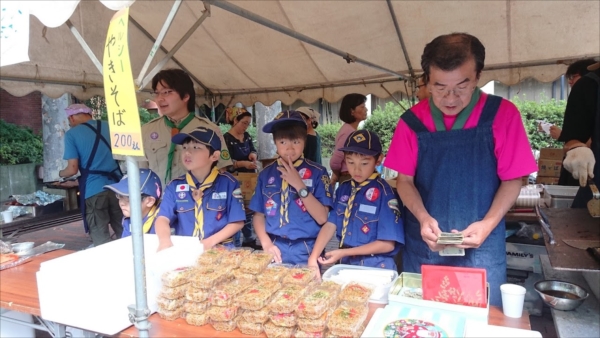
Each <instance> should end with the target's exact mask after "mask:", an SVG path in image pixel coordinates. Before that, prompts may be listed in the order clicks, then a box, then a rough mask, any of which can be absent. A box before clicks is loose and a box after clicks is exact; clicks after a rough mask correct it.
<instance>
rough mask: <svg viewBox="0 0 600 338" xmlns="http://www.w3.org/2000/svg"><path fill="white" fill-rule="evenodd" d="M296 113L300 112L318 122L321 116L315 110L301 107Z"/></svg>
mask: <svg viewBox="0 0 600 338" xmlns="http://www.w3.org/2000/svg"><path fill="white" fill-rule="evenodd" d="M296 111H297V112H300V113H302V114H304V115H306V116H308V117H309V118H311V119H313V120H316V121H319V116H321V114H319V113H317V111H315V110H314V109H312V108H309V107H300V108H298V109H296Z"/></svg>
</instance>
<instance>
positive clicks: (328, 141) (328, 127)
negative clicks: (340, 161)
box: [317, 122, 342, 158]
mask: <svg viewBox="0 0 600 338" xmlns="http://www.w3.org/2000/svg"><path fill="white" fill-rule="evenodd" d="M340 128H342V123H341V122H338V123H331V124H321V125H319V126H318V127H317V133H319V136H320V137H321V157H322V158H327V157H331V154H333V149H334V148H335V136H336V135H337V133H338V131H340Z"/></svg>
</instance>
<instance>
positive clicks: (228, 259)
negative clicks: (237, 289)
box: [220, 248, 253, 268]
mask: <svg viewBox="0 0 600 338" xmlns="http://www.w3.org/2000/svg"><path fill="white" fill-rule="evenodd" d="M252 251H253V250H252V249H251V248H235V249H231V250H227V252H225V253H224V254H223V257H222V258H221V263H220V265H221V266H230V267H232V268H237V267H239V266H240V264H241V263H242V259H243V258H244V257H246V256H248V255H250V254H251V253H252Z"/></svg>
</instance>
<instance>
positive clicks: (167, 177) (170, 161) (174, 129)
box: [164, 113, 195, 183]
mask: <svg viewBox="0 0 600 338" xmlns="http://www.w3.org/2000/svg"><path fill="white" fill-rule="evenodd" d="M194 116H195V115H194V114H193V113H190V114H189V115H188V116H187V117H186V118H184V119H183V120H182V121H181V122H179V124H178V125H175V123H173V121H171V120H169V118H168V117H166V116H164V121H165V124H166V125H167V127H169V128H171V137H173V136H175V135H177V134H178V133H179V131H180V130H181V129H183V128H185V126H187V124H188V123H190V121H191V120H193V119H194ZM175 146H176V144H175V143H173V142H171V148H169V156H168V157H167V173H166V174H165V183H167V182H169V181H171V166H172V165H173V156H174V155H175Z"/></svg>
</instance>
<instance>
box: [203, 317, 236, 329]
mask: <svg viewBox="0 0 600 338" xmlns="http://www.w3.org/2000/svg"><path fill="white" fill-rule="evenodd" d="M210 325H212V327H214V328H215V330H217V331H221V332H231V331H233V330H235V328H236V326H237V324H236V321H235V319H232V320H228V321H222V322H220V321H216V320H211V321H210Z"/></svg>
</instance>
